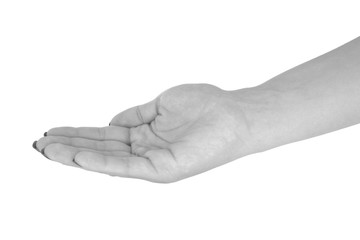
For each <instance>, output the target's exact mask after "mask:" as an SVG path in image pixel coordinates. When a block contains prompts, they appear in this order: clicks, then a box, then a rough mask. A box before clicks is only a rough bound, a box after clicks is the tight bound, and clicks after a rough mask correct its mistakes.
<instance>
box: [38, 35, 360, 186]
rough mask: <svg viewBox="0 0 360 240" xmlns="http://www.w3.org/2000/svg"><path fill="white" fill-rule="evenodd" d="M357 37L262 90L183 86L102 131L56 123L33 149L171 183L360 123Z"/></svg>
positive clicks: (124, 114)
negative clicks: (58, 126) (60, 126)
mask: <svg viewBox="0 0 360 240" xmlns="http://www.w3.org/2000/svg"><path fill="white" fill-rule="evenodd" d="M359 92H360V38H356V39H354V40H353V41H351V42H349V43H347V44H345V45H343V46H341V47H339V48H337V49H335V50H333V51H331V52H329V53H327V54H324V55H322V56H320V57H318V58H315V59H313V60H311V61H308V62H306V63H303V64H301V65H299V66H297V67H295V68H293V69H291V70H289V71H286V72H284V73H282V74H280V75H278V76H276V77H274V78H272V79H270V80H269V81H267V82H265V83H264V84H261V85H259V86H257V87H253V88H246V89H240V90H237V91H224V90H221V89H219V88H217V87H214V86H212V85H207V84H194V85H181V86H178V87H174V88H171V89H169V90H167V91H165V92H164V93H162V94H161V95H160V96H159V97H157V98H156V99H155V100H153V101H151V102H149V103H147V104H144V105H141V106H137V107H134V108H130V109H128V110H126V111H124V112H122V113H120V114H118V115H117V116H115V117H114V118H113V119H112V121H111V124H110V125H111V126H109V127H103V128H69V127H62V128H54V129H51V130H49V131H48V132H47V136H45V137H43V138H41V139H40V140H39V141H37V142H35V143H34V147H35V148H36V149H37V150H39V151H41V152H42V153H43V154H44V155H45V156H47V157H48V158H50V159H51V160H54V161H57V162H61V163H64V164H67V165H71V166H77V167H81V168H83V169H87V170H91V171H96V172H101V173H106V174H110V175H115V176H121V177H132V178H141V179H146V180H149V181H154V182H174V181H177V180H180V179H183V178H186V177H189V176H193V175H195V174H198V173H201V172H204V171H206V170H209V169H212V168H214V167H217V166H220V165H222V164H225V163H227V162H229V161H232V160H235V159H237V158H240V157H243V156H245V155H248V154H252V153H256V152H261V151H265V150H268V149H271V148H274V147H278V146H281V145H284V144H288V143H292V142H295V141H300V140H304V139H307V138H311V137H315V136H318V135H321V134H325V133H328V132H332V131H335V130H338V129H341V128H345V127H349V126H351V125H354V124H358V123H359V122H360V108H359V106H360V94H359Z"/></svg>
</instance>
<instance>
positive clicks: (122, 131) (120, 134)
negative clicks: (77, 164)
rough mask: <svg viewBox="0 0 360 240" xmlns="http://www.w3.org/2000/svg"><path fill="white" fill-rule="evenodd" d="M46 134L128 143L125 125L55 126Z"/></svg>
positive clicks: (128, 138) (127, 130)
mask: <svg viewBox="0 0 360 240" xmlns="http://www.w3.org/2000/svg"><path fill="white" fill-rule="evenodd" d="M45 135H46V136H63V137H72V138H87V139H91V140H102V141H103V140H114V141H120V142H123V143H126V144H129V143H130V133H129V128H126V127H117V126H109V127H100V128H98V127H78V128H75V127H57V128H52V129H50V130H49V131H47V132H46V133H45Z"/></svg>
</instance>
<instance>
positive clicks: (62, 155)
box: [41, 143, 131, 167]
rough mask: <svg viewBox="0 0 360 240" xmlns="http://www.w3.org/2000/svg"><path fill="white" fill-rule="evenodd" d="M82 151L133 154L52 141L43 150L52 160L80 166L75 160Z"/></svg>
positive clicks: (120, 154)
mask: <svg viewBox="0 0 360 240" xmlns="http://www.w3.org/2000/svg"><path fill="white" fill-rule="evenodd" d="M82 151H87V152H92V153H96V154H102V155H104V156H112V157H129V156H131V154H130V153H128V152H123V151H96V150H89V149H86V148H77V147H72V146H67V145H64V144H61V143H51V144H49V145H47V146H46V147H45V148H44V149H43V150H42V151H41V152H42V153H43V154H44V156H45V157H47V158H49V159H50V160H53V161H56V162H60V163H62V164H65V165H69V166H73V167H79V165H78V164H77V163H76V162H75V161H74V159H75V156H76V154H78V153H79V152H82Z"/></svg>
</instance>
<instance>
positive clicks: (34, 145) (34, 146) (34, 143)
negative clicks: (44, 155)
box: [32, 141, 39, 151]
mask: <svg viewBox="0 0 360 240" xmlns="http://www.w3.org/2000/svg"><path fill="white" fill-rule="evenodd" d="M36 143H37V141H34V142H33V144H32V147H33V148H34V149H35V150H36V151H39V150H38V149H37V147H36Z"/></svg>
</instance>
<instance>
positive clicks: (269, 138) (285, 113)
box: [233, 37, 360, 152]
mask: <svg viewBox="0 0 360 240" xmlns="http://www.w3.org/2000/svg"><path fill="white" fill-rule="evenodd" d="M233 94H234V95H235V98H236V96H239V99H240V101H239V102H241V103H242V106H243V107H244V108H245V109H247V110H246V111H245V112H246V113H247V117H248V118H249V119H248V122H250V123H251V124H250V130H251V132H252V136H253V138H254V141H253V144H254V146H253V147H254V150H253V151H255V152H257V151H264V150H267V149H270V148H273V147H277V146H280V145H283V144H287V143H291V142H295V141H300V140H303V139H307V138H311V137H315V136H318V135H321V134H325V133H328V132H331V131H335V130H338V129H341V128H345V127H348V126H351V125H354V124H357V123H359V122H360V37H359V38H356V39H355V40H353V41H351V42H349V43H347V44H345V45H343V46H341V47H339V48H337V49H335V50H333V51H331V52H328V53H326V54H324V55H322V56H320V57H317V58H315V59H313V60H311V61H308V62H306V63H304V64H301V65H299V66H297V67H295V68H293V69H291V70H288V71H286V72H284V73H282V74H280V75H278V76H276V77H274V78H272V79H271V80H269V81H267V82H265V83H264V84H262V85H260V86H257V87H254V88H250V89H242V90H238V91H234V92H233ZM244 102H245V103H246V105H245V106H244V105H243V104H244Z"/></svg>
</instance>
